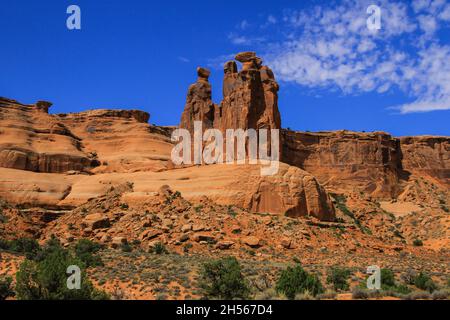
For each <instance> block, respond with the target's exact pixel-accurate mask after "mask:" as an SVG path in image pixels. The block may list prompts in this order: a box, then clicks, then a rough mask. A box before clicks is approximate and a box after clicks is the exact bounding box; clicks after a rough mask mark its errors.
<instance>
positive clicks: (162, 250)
mask: <svg viewBox="0 0 450 320" xmlns="http://www.w3.org/2000/svg"><path fill="white" fill-rule="evenodd" d="M151 251H152V252H153V253H155V254H166V253H169V251H167V248H166V246H165V245H164V243H162V242H157V243H156V244H155V245H154V246H153V247H152V249H151Z"/></svg>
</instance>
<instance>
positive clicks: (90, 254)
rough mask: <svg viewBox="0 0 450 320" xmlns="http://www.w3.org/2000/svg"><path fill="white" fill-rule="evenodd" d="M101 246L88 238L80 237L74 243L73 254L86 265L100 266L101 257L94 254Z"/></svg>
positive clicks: (101, 263)
mask: <svg viewBox="0 0 450 320" xmlns="http://www.w3.org/2000/svg"><path fill="white" fill-rule="evenodd" d="M101 248H102V246H101V245H100V244H98V243H95V242H93V241H90V240H88V239H80V240H78V242H77V243H76V245H75V248H74V250H75V255H76V256H77V258H78V259H80V260H81V261H83V262H84V264H85V266H86V267H93V266H102V265H103V262H102V260H101V258H100V257H99V256H98V255H96V253H97V252H99V251H100V249H101Z"/></svg>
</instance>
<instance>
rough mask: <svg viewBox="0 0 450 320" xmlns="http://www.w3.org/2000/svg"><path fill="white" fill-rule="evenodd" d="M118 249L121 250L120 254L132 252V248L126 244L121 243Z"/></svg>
mask: <svg viewBox="0 0 450 320" xmlns="http://www.w3.org/2000/svg"><path fill="white" fill-rule="evenodd" d="M120 249H121V250H122V252H131V251H133V248H132V247H131V246H130V244H129V243H128V242H125V243H122V244H121V245H120Z"/></svg>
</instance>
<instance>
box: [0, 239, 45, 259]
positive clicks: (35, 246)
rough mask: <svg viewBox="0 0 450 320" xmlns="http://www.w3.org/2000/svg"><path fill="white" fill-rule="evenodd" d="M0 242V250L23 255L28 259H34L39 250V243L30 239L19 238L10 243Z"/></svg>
mask: <svg viewBox="0 0 450 320" xmlns="http://www.w3.org/2000/svg"><path fill="white" fill-rule="evenodd" d="M0 242H1V243H0V248H2V249H4V250H9V251H13V252H17V253H23V254H25V255H26V256H27V257H28V258H30V259H32V258H34V257H35V256H36V254H37V253H38V252H39V250H40V246H39V243H38V242H37V241H36V240H34V239H30V238H19V239H14V240H11V241H7V240H2V241H0Z"/></svg>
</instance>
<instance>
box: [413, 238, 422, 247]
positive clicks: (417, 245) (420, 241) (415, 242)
mask: <svg viewBox="0 0 450 320" xmlns="http://www.w3.org/2000/svg"><path fill="white" fill-rule="evenodd" d="M413 246H415V247H422V246H423V242H422V240H420V239H415V240H414V241H413Z"/></svg>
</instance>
